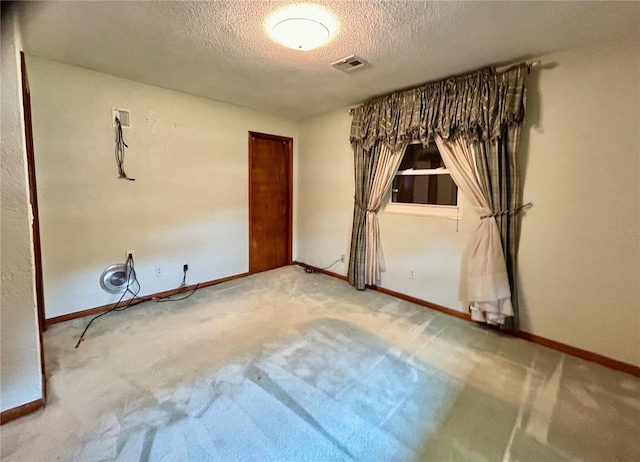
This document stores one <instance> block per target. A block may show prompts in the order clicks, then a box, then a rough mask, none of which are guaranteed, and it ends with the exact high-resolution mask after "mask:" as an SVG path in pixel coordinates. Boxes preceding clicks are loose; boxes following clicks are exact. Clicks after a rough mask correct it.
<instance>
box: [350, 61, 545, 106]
mask: <svg viewBox="0 0 640 462" xmlns="http://www.w3.org/2000/svg"><path fill="white" fill-rule="evenodd" d="M523 63H524V64H526V65H527V68H528V69H529V72H531V71H535V70H537V69H540V67H542V61H540V60H539V59H534V60H533V61H529V62H527V61H518V62H516V63H511V64H506V65H504V66H500V67H494V70H495V71H496V72H505V71H507V70H509V69H511V68H512V67H515V66H519V65H520V64H523ZM474 72H475V71H474ZM470 73H471V72H466V73H465V74H470ZM465 74H459V75H465ZM452 77H455V76H452ZM448 78H450V77H446V78H445V79H442V80H446V79H448ZM427 83H428V82H427ZM422 85H426V84H424V83H423V84H421V85H417V86H415V87H409V88H405V89H401V90H396V91H393V92H391V93H387V94H386V95H380V96H376V97H374V98H382V97H383V96H388V95H392V94H393V93H397V92H402V91H407V90H411V89H412V88H417V87H420V86H422ZM374 98H372V99H374ZM360 106H364V103H360V104H358V105H357V106H354V107H350V108H349V109H347V113H349V115H353V111H355V110H356V109H357V108H359V107H360Z"/></svg>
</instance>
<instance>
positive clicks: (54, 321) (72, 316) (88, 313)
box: [47, 273, 249, 326]
mask: <svg viewBox="0 0 640 462" xmlns="http://www.w3.org/2000/svg"><path fill="white" fill-rule="evenodd" d="M247 276H249V273H240V274H234V275H233V276H227V277H224V278H220V279H214V280H212V281H206V282H201V283H199V284H191V285H189V286H184V287H179V288H177V289H171V290H165V291H164V292H157V293H155V294H151V295H145V296H144V297H140V298H135V299H133V302H131V305H130V306H135V305H137V304H139V303H142V302H147V301H150V300H151V299H152V298H162V297H170V296H172V295H177V294H181V293H183V292H189V291H191V290H194V289H195V288H196V287H198V289H202V288H203V287H209V286H214V285H216V284H222V283H223V282H229V281H233V280H234V279H240V278H244V277H247ZM115 306H116V304H115V303H110V304H108V305H102V306H97V307H95V308H89V309H87V310H82V311H76V312H74V313H68V314H63V315H61V316H55V317H53V318H49V319H47V326H50V325H52V324H57V323H59V322H65V321H71V320H72V319H77V318H83V317H85V316H92V315H96V314H100V313H104V312H105V311H109V310H110V309H112V308H114V307H115Z"/></svg>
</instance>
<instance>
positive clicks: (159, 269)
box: [156, 266, 162, 278]
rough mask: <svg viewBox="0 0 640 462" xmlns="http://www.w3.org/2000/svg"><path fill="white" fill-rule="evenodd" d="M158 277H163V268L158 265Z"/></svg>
mask: <svg viewBox="0 0 640 462" xmlns="http://www.w3.org/2000/svg"><path fill="white" fill-rule="evenodd" d="M156 277H157V278H159V277H162V268H160V267H159V266H156Z"/></svg>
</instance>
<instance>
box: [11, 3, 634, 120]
mask: <svg viewBox="0 0 640 462" xmlns="http://www.w3.org/2000/svg"><path fill="white" fill-rule="evenodd" d="M291 4H294V3H293V2H275V1H227V2H222V1H216V2H143V1H130V2H110V1H101V2H24V3H21V4H20V5H18V8H19V9H20V17H21V24H22V32H23V40H24V46H25V49H26V51H27V53H30V54H33V55H36V56H41V57H46V58H50V59H54V60H58V61H62V62H66V63H70V64H75V65H78V66H82V67H86V68H90V69H95V70H97V71H101V72H105V73H108V74H112V75H116V76H120V77H125V78H128V79H132V80H136V81H139V82H144V83H148V84H152V85H158V86H161V87H165V88H170V89H174V90H178V91H182V92H186V93H191V94H194V95H200V96H204V97H207V98H211V99H214V100H218V101H225V102H229V103H233V104H237V105H240V106H246V107H250V108H254V109H258V110H261V111H265V112H268V113H271V114H275V115H279V116H283V117H287V118H291V119H305V118H308V117H312V116H314V115H318V114H322V113H324V112H327V111H330V110H333V109H336V108H340V107H345V106H347V105H350V104H356V103H358V102H361V101H363V100H366V99H368V98H370V97H372V96H375V95H380V94H384V93H387V92H390V91H393V90H396V89H400V88H404V87H408V86H412V85H416V84H419V83H422V82H426V81H428V80H433V79H437V78H441V77H445V76H448V75H452V74H456V73H460V72H464V71H468V70H473V69H475V68H478V67H481V66H484V65H489V64H499V63H507V62H510V61H513V60H516V59H522V58H527V57H533V56H536V55H540V54H542V53H546V52H549V51H555V50H559V49H565V48H569V47H574V46H580V45H587V44H595V43H600V42H606V41H610V40H614V39H616V38H620V37H623V36H629V35H631V34H634V35H635V36H638V37H639V38H640V3H636V2H630V3H617V2H488V1H487V2H481V1H477V2H423V1H408V2H390V1H386V2H381V1H345V2H314V4H319V5H324V6H325V7H326V8H328V9H329V10H330V11H332V12H333V13H334V14H335V15H336V17H337V19H338V21H339V22H340V29H339V31H338V33H337V34H336V36H335V37H334V39H333V40H332V42H330V43H329V44H327V45H325V46H323V47H321V48H319V49H316V50H313V51H308V52H300V51H296V50H291V49H288V48H285V47H283V46H281V45H278V44H276V43H274V42H273V41H272V40H271V39H270V38H269V37H268V36H267V35H266V33H265V32H264V29H263V23H264V21H265V19H266V17H267V16H268V15H269V14H270V13H271V12H273V11H275V10H277V9H279V8H282V7H284V6H286V5H291ZM350 54H356V55H358V56H360V57H362V58H364V59H365V60H367V61H368V62H369V63H370V64H371V67H369V68H366V69H361V70H358V71H355V72H354V73H352V74H345V73H342V72H340V71H337V70H335V69H333V68H332V67H331V66H330V64H331V63H332V62H333V61H336V60H338V59H340V58H343V57H345V56H347V55H350Z"/></svg>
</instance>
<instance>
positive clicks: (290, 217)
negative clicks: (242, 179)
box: [247, 131, 293, 274]
mask: <svg viewBox="0 0 640 462" xmlns="http://www.w3.org/2000/svg"><path fill="white" fill-rule="evenodd" d="M256 138H260V139H264V140H271V141H280V142H282V143H284V144H286V145H287V150H288V154H287V157H288V159H287V169H288V170H289V171H288V175H287V177H288V178H287V183H288V184H287V189H288V190H289V193H288V196H289V197H288V198H287V212H288V213H287V216H288V217H287V264H288V265H290V264H291V263H292V262H293V251H292V249H293V138H289V137H286V136H278V135H270V134H268V133H260V132H252V131H250V132H249V137H248V140H249V155H248V166H247V167H248V170H249V200H248V202H249V262H248V263H249V265H248V273H249V274H254V273H255V271H251V253H252V252H251V242H253V219H252V218H251V208H252V207H253V204H252V203H251V197H252V195H251V193H252V192H253V191H252V185H253V182H252V172H251V159H252V156H253V145H252V143H251V141H252V140H254V139H256Z"/></svg>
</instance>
